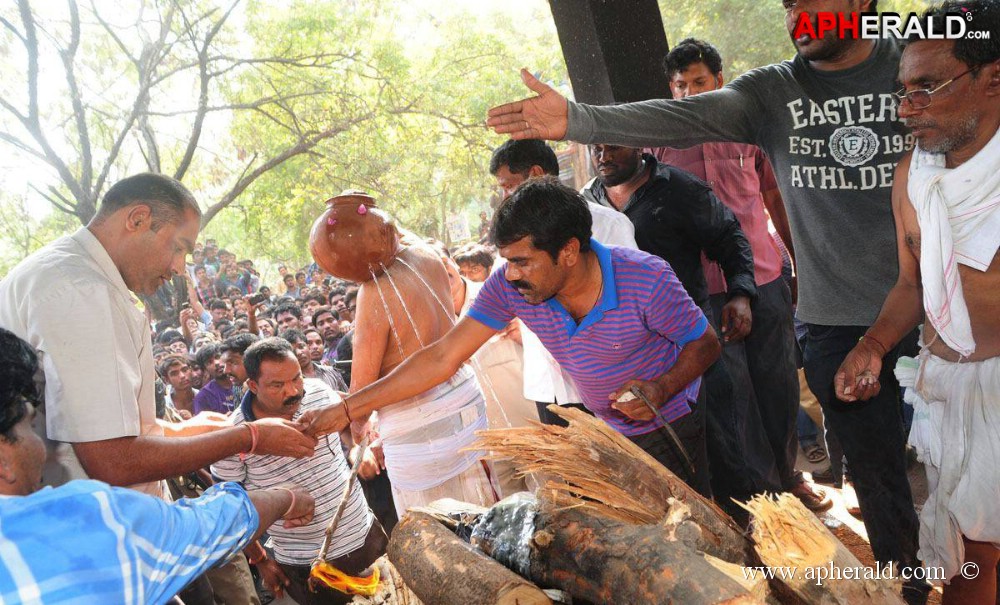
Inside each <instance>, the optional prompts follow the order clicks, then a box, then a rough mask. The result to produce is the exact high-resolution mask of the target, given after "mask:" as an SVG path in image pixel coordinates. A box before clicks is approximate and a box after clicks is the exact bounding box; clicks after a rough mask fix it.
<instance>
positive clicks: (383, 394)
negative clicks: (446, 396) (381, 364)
mask: <svg viewBox="0 0 1000 605" xmlns="http://www.w3.org/2000/svg"><path fill="white" fill-rule="evenodd" d="M439 349H440V347H439V346H438V345H436V344H432V345H430V346H427V347H424V348H423V349H420V350H419V351H417V352H416V353H414V354H413V355H411V356H410V357H409V358H407V359H406V360H405V361H404V362H403V363H401V364H399V365H398V366H397V367H396V369H394V370H393V371H391V372H389V373H388V374H387V375H386V376H385V377H383V378H380V379H379V380H376V381H375V382H373V383H371V384H370V385H368V386H366V387H365V388H363V389H361V390H359V391H358V392H357V393H354V394H352V395H350V396H349V397H348V398H347V399H346V400H345V401H344V405H346V406H347V410H348V415H349V416H350V418H351V420H362V419H364V418H367V417H368V415H369V414H371V413H372V412H374V411H375V410H377V409H379V408H381V407H384V406H387V405H391V404H393V403H398V402H400V401H402V400H404V399H407V398H409V397H414V396H416V395H419V394H421V393H423V392H424V391H426V390H427V389H430V388H432V387H435V386H437V385H439V384H441V383H442V382H444V381H445V380H447V379H448V378H450V377H451V376H452V375H453V374H454V373H455V372H457V371H458V366H452V365H451V364H450V363H449V362H447V361H446V360H445V359H444V357H443V356H442V355H439V354H438V353H439Z"/></svg>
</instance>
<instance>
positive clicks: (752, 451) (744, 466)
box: [699, 303, 781, 515]
mask: <svg viewBox="0 0 1000 605" xmlns="http://www.w3.org/2000/svg"><path fill="white" fill-rule="evenodd" d="M720 309H721V306H720ZM702 311H703V312H704V313H705V316H706V317H708V319H709V322H711V324H712V326H713V328H714V329H715V331H716V334H717V335H718V336H719V340H720V342H721V340H722V336H721V334H720V333H719V330H718V321H717V320H716V318H715V314H714V313H713V310H712V307H711V305H710V304H708V303H706V304H705V305H703V306H702ZM720 314H721V311H720ZM742 382H748V381H742ZM742 382H741V384H742ZM752 395H753V392H752V390H751V389H750V388H749V387H748V386H746V385H745V384H744V385H743V386H740V387H739V388H737V387H736V386H735V384H734V381H733V377H732V376H731V375H730V371H729V367H728V365H727V363H726V359H725V357H724V356H720V357H719V359H717V360H716V361H715V363H713V364H712V365H711V366H709V367H708V369H707V370H706V371H705V374H704V375H702V384H701V393H699V401H703V402H704V405H705V422H706V443H707V447H708V464H709V469H710V471H711V481H712V493H713V494H714V495H715V498H716V501H717V502H718V503H719V505H720V506H721V507H722V508H723V510H725V511H726V512H728V513H730V514H731V515H739V514H741V511H742V509H740V508H739V507H737V506H735V505H734V504H733V503H732V500H733V499H736V500H747V499H749V498H750V497H751V496H753V495H754V494H759V493H762V492H765V491H766V492H779V491H781V483H780V481H779V479H778V473H777V471H776V467H775V464H774V457H773V455H772V454H771V448H770V446H769V445H768V442H767V436H766V435H765V434H764V428H763V427H762V426H761V421H760V416H759V415H758V414H757V411H756V409H755V406H753V405H752V402H751V399H750V398H751V397H752Z"/></svg>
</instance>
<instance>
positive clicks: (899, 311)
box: [868, 282, 924, 356]
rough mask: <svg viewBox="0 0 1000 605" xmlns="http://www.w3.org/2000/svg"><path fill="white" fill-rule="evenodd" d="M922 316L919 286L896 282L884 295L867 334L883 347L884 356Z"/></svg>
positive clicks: (921, 299) (922, 308)
mask: <svg viewBox="0 0 1000 605" xmlns="http://www.w3.org/2000/svg"><path fill="white" fill-rule="evenodd" d="M923 318H924V303H923V294H922V292H921V291H920V289H919V288H917V287H915V286H912V285H909V284H906V283H902V282H897V283H896V285H895V286H893V287H892V290H889V295H888V296H886V299H885V303H883V304H882V310H881V311H880V312H879V314H878V319H876V320H875V323H874V324H872V326H871V328H869V329H868V336H869V337H870V338H872V339H874V340H875V341H876V343H875V344H878V345H880V348H884V349H885V350H884V351H882V355H883V356H884V355H885V354H886V353H888V352H889V351H890V350H891V349H892V348H894V347H895V346H896V345H897V344H899V341H901V340H903V338H904V337H905V336H906V335H907V334H909V333H910V332H911V331H912V330H913V328H915V327H917V325H918V324H919V323H920V322H921V321H922V320H923Z"/></svg>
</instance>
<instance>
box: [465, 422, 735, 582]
mask: <svg viewBox="0 0 1000 605" xmlns="http://www.w3.org/2000/svg"><path fill="white" fill-rule="evenodd" d="M549 409H550V410H551V411H553V412H555V413H556V414H559V415H560V416H562V417H563V418H565V419H566V420H567V421H569V427H568V428H562V427H556V426H551V425H538V426H535V427H530V428H527V427H518V428H514V429H495V430H489V431H480V432H479V433H478V435H479V436H480V441H479V442H478V443H477V444H476V445H475V447H476V448H477V449H483V450H487V451H491V452H492V453H493V457H500V458H509V459H512V460H513V461H514V462H515V464H516V465H517V467H518V470H519V471H520V472H524V473H540V474H543V475H549V476H556V477H558V478H559V479H561V480H562V481H564V482H565V483H556V482H550V483H548V484H547V485H546V486H545V489H544V490H541V491H540V493H541V497H542V498H545V499H548V500H549V501H551V502H553V503H554V504H555V505H557V506H562V507H566V506H584V507H587V508H590V509H592V510H594V511H596V512H598V513H600V514H601V515H603V516H608V517H612V518H615V519H619V520H621V521H625V522H627V523H633V524H652V523H661V522H664V520H665V519H666V518H667V517H669V516H672V515H671V510H672V509H673V508H674V507H675V506H678V505H682V506H683V513H684V515H686V516H687V517H688V518H690V519H691V520H693V522H694V523H696V524H697V525H698V526H699V528H700V530H699V532H698V535H697V536H696V538H697V541H698V544H697V545H696V547H697V548H698V549H700V550H703V551H704V552H706V553H707V554H710V555H712V556H714V557H716V558H719V559H722V560H723V561H728V562H730V563H735V564H737V565H741V564H753V561H754V560H755V557H754V555H753V551H752V547H751V545H750V542H749V541H748V540H747V539H746V537H745V536H744V535H743V532H742V530H741V529H740V528H739V527H738V526H737V525H736V523H734V522H733V520H732V519H731V518H730V517H729V516H728V515H726V513H724V512H723V511H722V510H721V509H720V508H719V507H718V506H716V505H715V503H714V502H712V501H711V500H708V499H706V498H704V497H702V496H701V495H700V494H699V493H698V492H696V491H694V490H693V489H691V488H690V487H689V486H688V485H687V484H686V483H684V481H682V480H681V479H680V478H678V477H677V476H676V475H674V474H673V473H672V472H670V471H669V470H668V469H667V468H666V467H665V466H663V465H662V464H660V463H659V462H657V461H656V460H655V459H653V458H652V457H651V456H650V455H649V454H647V453H646V452H644V451H643V450H642V449H641V448H640V447H639V446H637V445H635V444H634V443H632V442H631V441H630V440H629V439H628V438H627V437H625V436H624V435H622V434H621V433H619V432H618V431H616V430H615V429H613V428H611V427H610V426H608V425H607V424H606V423H605V422H604V421H602V420H600V419H598V418H594V417H591V416H589V415H587V414H585V413H583V412H581V411H579V410H574V409H572V408H561V407H560V406H555V405H552V406H549Z"/></svg>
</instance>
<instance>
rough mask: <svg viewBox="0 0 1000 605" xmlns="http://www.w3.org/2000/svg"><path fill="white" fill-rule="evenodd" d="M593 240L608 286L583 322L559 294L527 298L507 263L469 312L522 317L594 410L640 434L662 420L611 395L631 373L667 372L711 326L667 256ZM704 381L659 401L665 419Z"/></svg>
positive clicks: (481, 317)
mask: <svg viewBox="0 0 1000 605" xmlns="http://www.w3.org/2000/svg"><path fill="white" fill-rule="evenodd" d="M590 247H591V249H592V250H593V251H594V252H595V253H596V255H597V259H598V261H599V262H600V265H601V274H602V277H603V280H604V291H603V293H602V294H601V299H600V300H599V301H598V302H597V304H596V305H595V306H594V308H593V309H591V311H590V313H588V314H587V316H586V317H584V318H583V321H581V322H580V324H579V325H577V323H576V321H575V320H574V319H573V318H572V317H571V316H570V314H569V312H568V311H566V309H565V308H564V307H563V306H562V304H560V303H559V301H557V300H556V299H555V298H554V297H553V298H550V299H549V300H547V301H546V302H545V303H543V304H540V305H531V304H528V303H527V302H526V301H525V300H524V297H522V296H521V295H520V294H519V293H518V291H517V290H516V289H515V288H514V287H513V286H512V285H510V282H508V281H507V279H506V278H505V277H504V271H503V270H499V271H494V272H493V273H492V274H491V275H490V277H489V279H487V280H486V283H485V284H484V285H483V289H482V290H481V291H480V292H479V296H477V297H476V301H475V302H474V303H473V304H472V309H470V310H469V313H468V316H469V317H471V318H473V319H475V320H477V321H479V322H481V323H483V324H485V325H487V326H489V327H491V328H493V329H495V330H499V329H501V328H503V327H504V326H505V325H507V323H508V322H510V320H511V319H513V318H514V317H517V318H519V319H520V320H521V321H522V322H524V324H525V325H526V326H528V329H530V330H531V331H532V332H534V333H535V334H536V335H538V338H539V340H541V341H542V344H544V345H545V348H546V349H548V351H549V353H550V354H551V355H552V357H553V358H554V359H555V360H556V361H558V362H559V365H560V366H562V368H563V369H564V370H566V372H567V373H569V375H570V376H571V377H572V378H573V381H574V382H575V383H576V386H577V388H578V389H579V391H580V396H581V398H582V399H583V403H584V404H585V405H586V406H587V408H588V409H590V410H591V411H592V412H594V414H596V415H597V416H598V417H599V418H601V419H603V420H604V421H605V422H607V423H608V424H610V425H611V426H613V427H614V428H615V429H617V430H618V431H620V432H621V433H622V434H624V435H642V434H645V433H648V432H650V431H653V430H655V429H656V428H658V427H659V426H661V424H662V423H661V422H660V421H659V419H657V418H654V419H653V420H651V421H647V422H642V421H638V420H632V419H630V418H628V417H627V416H625V415H624V414H622V413H621V412H618V411H617V410H614V409H612V408H611V403H612V402H611V401H610V400H609V399H608V396H609V395H611V394H612V393H614V392H615V391H616V390H618V389H619V388H621V386H622V385H623V384H625V382H626V381H628V380H631V379H638V380H653V379H656V378H658V377H660V376H662V375H663V374H665V373H666V372H667V371H668V370H669V369H670V368H672V367H673V365H674V363H675V362H676V361H677V356H678V355H680V351H681V348H682V347H683V346H684V345H685V344H687V343H689V342H691V341H692V340H696V339H698V338H699V337H701V335H702V334H704V333H705V329H706V328H707V327H708V320H707V319H706V318H705V315H704V314H703V313H702V312H701V309H699V308H698V307H697V306H696V305H695V304H694V301H693V300H691V297H690V296H688V294H687V292H686V291H685V290H684V287H683V286H682V285H681V283H680V281H679V280H678V279H677V277H676V276H675V275H674V272H673V270H672V269H671V268H670V265H668V264H667V263H666V261H664V260H663V259H661V258H659V257H657V256H653V255H651V254H647V253H645V252H642V251H640V250H630V249H628V248H619V247H617V246H611V247H605V246H603V245H601V244H600V243H599V242H597V241H596V240H594V239H591V240H590ZM700 386H701V378H698V379H696V380H695V381H693V382H692V383H691V384H689V385H687V386H686V387H685V388H683V389H681V391H680V392H679V393H677V394H676V395H674V396H673V397H672V398H670V400H669V401H667V402H666V403H665V404H664V405H663V406H662V407H661V408H660V411H661V413H662V414H663V416H664V418H666V420H667V421H668V422H672V421H674V420H676V419H678V418H680V417H682V416H684V415H686V414H688V413H689V412H690V411H691V407H690V405H689V402H693V401H695V400H696V399H697V397H698V389H699V387H700Z"/></svg>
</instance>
